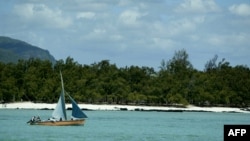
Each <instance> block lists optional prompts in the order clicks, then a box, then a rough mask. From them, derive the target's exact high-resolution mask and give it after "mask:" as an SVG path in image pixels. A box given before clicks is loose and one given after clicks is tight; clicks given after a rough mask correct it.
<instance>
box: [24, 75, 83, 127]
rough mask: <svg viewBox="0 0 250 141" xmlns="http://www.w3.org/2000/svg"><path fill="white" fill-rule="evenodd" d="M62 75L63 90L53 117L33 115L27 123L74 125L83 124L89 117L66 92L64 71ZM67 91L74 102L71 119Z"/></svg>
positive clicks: (72, 102)
mask: <svg viewBox="0 0 250 141" xmlns="http://www.w3.org/2000/svg"><path fill="white" fill-rule="evenodd" d="M60 75H61V83H62V91H61V94H60V97H59V99H58V102H57V105H56V107H55V109H54V111H53V112H52V118H49V119H48V120H41V119H40V117H39V116H38V117H35V116H34V117H32V118H31V120H29V121H28V122H27V123H29V124H30V125H47V126H73V125H83V124H84V122H85V119H86V118H88V117H87V115H86V114H85V113H84V112H83V111H82V110H81V109H80V107H79V106H78V104H77V103H76V102H75V100H74V99H73V98H72V97H71V96H70V95H69V94H68V93H66V92H65V90H64V84H63V78H62V73H61V71H60ZM65 93H66V94H67V96H68V97H69V99H70V101H71V104H72V114H71V119H70V120H68V119H67V114H66V106H65Z"/></svg>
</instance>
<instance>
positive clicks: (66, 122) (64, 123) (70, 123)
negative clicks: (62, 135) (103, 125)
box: [30, 119, 85, 126]
mask: <svg viewBox="0 0 250 141" xmlns="http://www.w3.org/2000/svg"><path fill="white" fill-rule="evenodd" d="M84 123H85V120H84V119H79V120H64V121H51V120H48V121H39V122H30V125H44V126H79V125H84Z"/></svg>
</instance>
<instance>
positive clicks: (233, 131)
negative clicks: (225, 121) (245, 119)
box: [224, 125, 250, 141]
mask: <svg viewBox="0 0 250 141" xmlns="http://www.w3.org/2000/svg"><path fill="white" fill-rule="evenodd" d="M229 140H230V141H249V140H250V125H224V141H229Z"/></svg>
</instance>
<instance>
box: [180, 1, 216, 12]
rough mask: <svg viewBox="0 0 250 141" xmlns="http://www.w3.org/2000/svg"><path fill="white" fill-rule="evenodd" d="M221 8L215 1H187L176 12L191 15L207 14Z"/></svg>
mask: <svg viewBox="0 0 250 141" xmlns="http://www.w3.org/2000/svg"><path fill="white" fill-rule="evenodd" d="M219 9H220V8H219V7H218V6H217V4H216V3H215V2H214V0H185V1H184V2H183V3H181V4H180V5H179V6H178V7H177V8H176V9H175V11H176V12H181V13H182V12H191V13H199V12H202V13H205V12H215V11H218V10H219Z"/></svg>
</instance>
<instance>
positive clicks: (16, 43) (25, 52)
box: [0, 36, 56, 63]
mask: <svg viewBox="0 0 250 141" xmlns="http://www.w3.org/2000/svg"><path fill="white" fill-rule="evenodd" d="M29 58H38V59H41V60H49V61H51V62H52V63H55V62H56V60H55V58H54V57H53V56H52V55H51V54H50V53H49V51H48V50H44V49H41V48H39V47H37V46H33V45H31V44H28V43H26V42H24V41H21V40H17V39H13V38H10V37H4V36H0V62H4V63H10V62H12V63H16V62H17V61H18V60H19V59H24V60H28V59H29Z"/></svg>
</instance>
